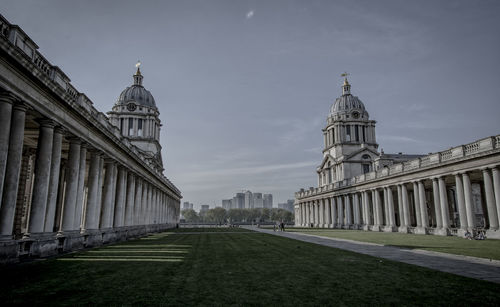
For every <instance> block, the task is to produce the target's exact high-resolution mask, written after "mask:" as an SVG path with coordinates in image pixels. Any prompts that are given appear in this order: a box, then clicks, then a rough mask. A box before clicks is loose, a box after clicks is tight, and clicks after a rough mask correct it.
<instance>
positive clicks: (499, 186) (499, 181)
mask: <svg viewBox="0 0 500 307" xmlns="http://www.w3.org/2000/svg"><path fill="white" fill-rule="evenodd" d="M491 174H492V177H493V190H494V192H495V206H496V209H497V217H498V219H499V222H500V173H499V171H498V167H497V166H495V167H493V168H492V169H491Z"/></svg>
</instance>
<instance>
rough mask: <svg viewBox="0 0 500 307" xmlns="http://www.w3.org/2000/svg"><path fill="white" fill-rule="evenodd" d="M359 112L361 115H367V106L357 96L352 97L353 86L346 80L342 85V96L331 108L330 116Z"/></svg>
mask: <svg viewBox="0 0 500 307" xmlns="http://www.w3.org/2000/svg"><path fill="white" fill-rule="evenodd" d="M353 111H358V112H359V113H360V114H367V112H366V109H365V105H364V104H363V102H361V100H360V99H359V98H358V97H357V96H353V95H351V85H350V84H349V82H348V81H347V79H345V80H344V84H343V85H342V96H340V97H339V98H337V99H336V100H335V102H334V103H333V105H332V107H331V108H330V116H334V115H338V114H346V113H351V112H353Z"/></svg>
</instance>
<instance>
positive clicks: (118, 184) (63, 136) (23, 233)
mask: <svg viewBox="0 0 500 307" xmlns="http://www.w3.org/2000/svg"><path fill="white" fill-rule="evenodd" d="M31 111H32V110H31V109H30V108H29V106H28V105H27V104H25V103H23V102H22V101H20V100H19V99H18V98H17V97H16V96H14V95H13V94H12V93H9V92H2V93H0V200H1V203H0V239H2V240H9V239H13V238H14V237H16V238H21V237H22V238H24V239H27V238H30V237H35V238H37V237H40V236H41V235H44V236H47V234H54V235H57V236H59V237H61V236H69V235H73V234H75V233H76V234H80V235H86V234H89V233H95V232H96V231H97V232H100V233H102V232H105V231H106V230H109V229H114V230H116V229H120V228H124V227H125V228H126V227H129V228H130V227H133V226H139V225H154V224H159V225H170V227H172V225H175V223H177V222H178V217H179V197H178V196H177V195H175V193H172V192H171V191H169V189H168V187H166V186H165V185H164V184H162V183H161V181H157V180H154V178H153V179H150V178H151V177H152V176H151V174H150V173H148V172H146V171H145V172H144V173H138V172H136V171H134V170H132V169H131V168H130V167H128V166H127V165H126V164H125V163H123V162H119V161H118V160H117V159H115V158H114V157H113V156H112V155H111V154H106V153H104V152H103V151H100V150H99V146H97V145H92V144H89V143H87V142H85V141H84V140H83V139H82V138H80V137H78V136H76V135H72V134H71V133H69V132H68V131H67V130H66V129H65V128H64V127H63V126H61V125H60V124H58V123H57V122H56V121H54V120H52V119H50V118H43V117H41V116H39V114H37V113H36V112H34V111H33V112H31ZM30 112H31V113H30ZM27 114H28V115H29V116H27ZM28 117H29V118H28ZM28 124H29V126H30V127H29V129H28V128H27V127H26V126H25V125H28ZM28 130H30V131H31V132H33V133H32V135H34V136H35V138H33V139H30V138H28V137H27V135H28ZM36 130H38V131H36ZM36 132H37V133H36ZM36 135H37V137H36ZM35 139H36V144H32V145H35V146H36V151H35V150H27V149H28V147H29V146H30V144H29V141H30V140H31V141H32V142H34V140H35ZM26 141H27V142H26ZM25 142H26V143H25ZM66 148H67V150H66ZM32 149H34V148H32Z"/></svg>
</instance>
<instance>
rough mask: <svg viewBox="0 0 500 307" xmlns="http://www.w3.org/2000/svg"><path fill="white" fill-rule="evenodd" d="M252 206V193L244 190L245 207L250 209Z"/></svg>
mask: <svg viewBox="0 0 500 307" xmlns="http://www.w3.org/2000/svg"><path fill="white" fill-rule="evenodd" d="M252 208H253V195H252V192H250V191H246V192H245V209H252Z"/></svg>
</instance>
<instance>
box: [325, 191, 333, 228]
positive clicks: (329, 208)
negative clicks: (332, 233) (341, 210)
mask: <svg viewBox="0 0 500 307" xmlns="http://www.w3.org/2000/svg"><path fill="white" fill-rule="evenodd" d="M324 202H325V206H326V213H325V216H326V224H327V227H328V228H330V227H333V226H331V225H332V224H333V222H332V206H331V204H330V199H328V198H327V199H325V200H324Z"/></svg>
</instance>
